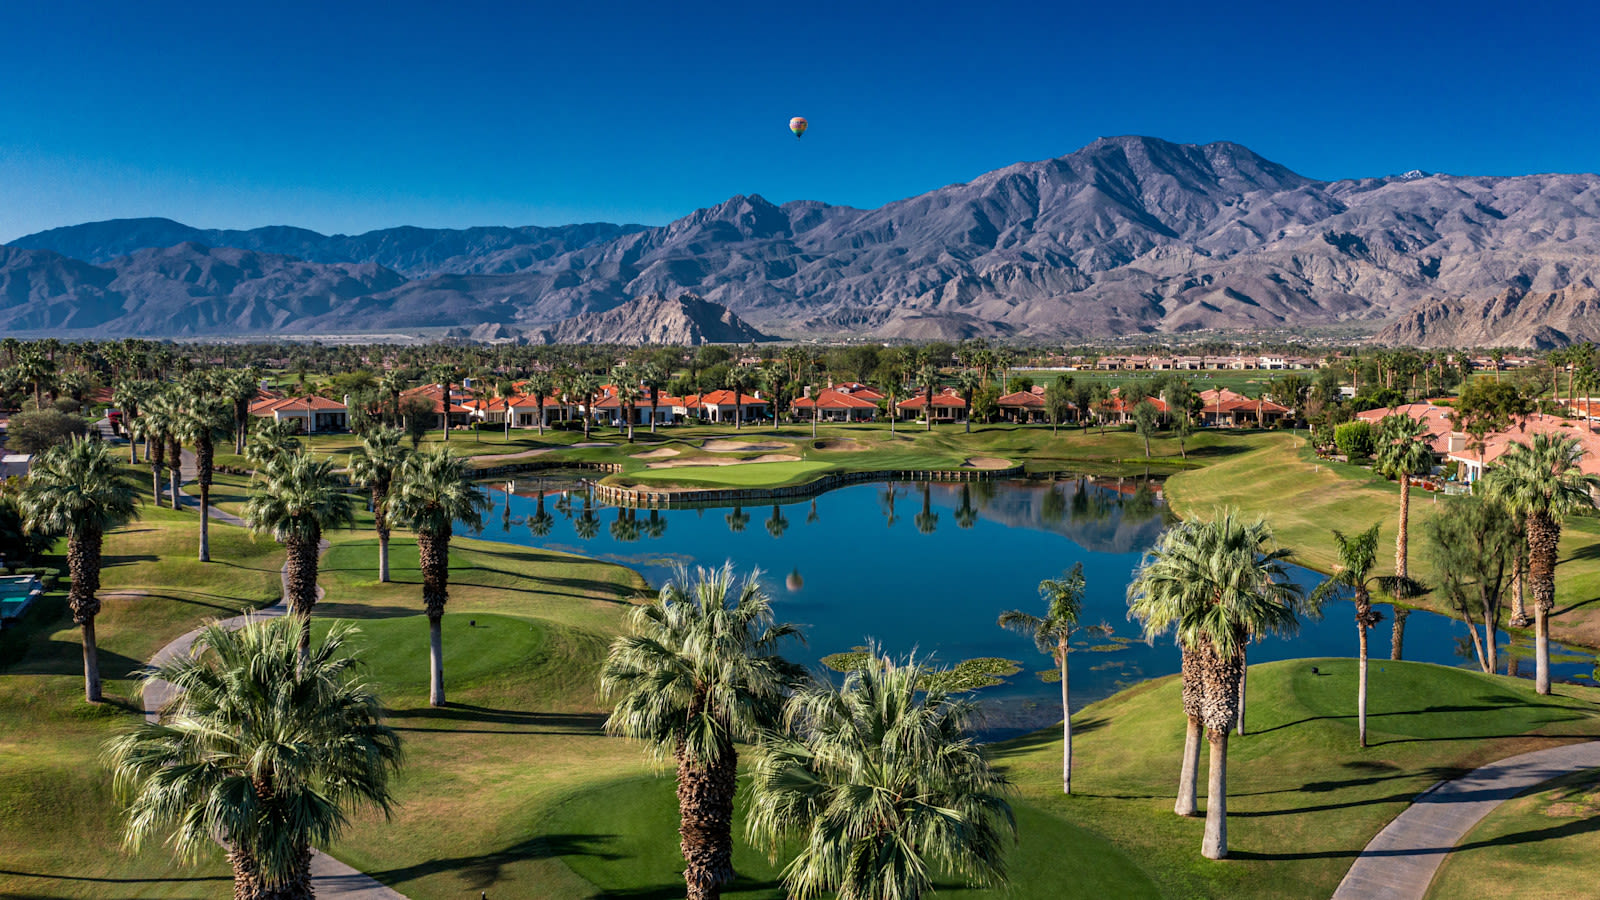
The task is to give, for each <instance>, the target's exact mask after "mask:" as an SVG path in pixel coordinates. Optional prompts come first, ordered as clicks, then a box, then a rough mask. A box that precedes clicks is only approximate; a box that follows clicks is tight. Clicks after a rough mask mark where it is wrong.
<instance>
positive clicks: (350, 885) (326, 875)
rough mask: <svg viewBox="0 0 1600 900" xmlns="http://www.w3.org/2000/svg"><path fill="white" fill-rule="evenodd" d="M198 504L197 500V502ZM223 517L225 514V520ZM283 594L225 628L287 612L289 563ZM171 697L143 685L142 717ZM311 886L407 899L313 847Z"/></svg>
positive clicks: (158, 685) (175, 650)
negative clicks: (272, 602)
mask: <svg viewBox="0 0 1600 900" xmlns="http://www.w3.org/2000/svg"><path fill="white" fill-rule="evenodd" d="M196 502H197V503H198V501H196ZM211 514H212V515H213V516H217V517H218V520H219V521H227V519H233V520H234V522H237V524H240V525H243V524H244V523H243V522H239V521H238V519H237V517H235V516H227V514H226V513H223V514H222V515H221V516H219V515H218V510H215V509H213V510H212V511H211ZM222 516H227V518H226V519H224V518H222ZM321 549H323V550H327V549H328V542H327V541H323V542H322V548H321ZM282 580H283V594H282V595H281V596H279V598H278V602H277V603H274V604H272V605H271V606H267V607H263V608H262V609H259V610H257V611H255V612H253V613H248V614H246V615H242V616H234V617H233V618H231V619H224V620H222V622H221V624H222V626H223V627H225V628H240V627H242V626H244V624H245V623H247V622H249V621H250V620H252V619H257V620H259V619H272V618H276V617H278V616H282V615H287V614H288V612H289V571H288V563H285V564H284V571H283V573H282ZM322 596H323V592H322V588H321V587H318V588H317V600H318V601H319V602H320V601H321V600H322ZM199 636H200V629H198V628H196V629H195V630H193V631H190V632H188V633H186V634H182V635H180V636H178V637H177V638H176V639H175V640H173V641H172V642H171V643H169V644H167V645H166V646H165V647H162V648H161V649H160V650H157V651H156V655H155V656H152V657H150V665H151V666H159V665H162V664H163V663H167V662H170V661H172V660H174V659H177V658H179V657H181V656H186V655H188V654H189V653H190V652H192V650H193V648H194V641H195V638H197V637H199ZM171 698H172V685H171V684H168V683H167V682H165V681H161V680H154V681H151V682H149V683H148V684H146V685H145V689H144V698H143V699H144V717H145V720H146V721H149V722H154V721H156V720H157V719H158V718H159V717H160V715H161V707H163V706H165V705H166V703H167V701H168V700H170V699H171ZM311 887H312V890H314V891H315V892H316V895H317V896H318V897H321V898H334V900H408V898H407V897H406V895H404V894H402V893H400V892H399V891H396V890H394V889H393V888H390V887H388V886H386V885H384V884H383V883H382V882H379V881H378V880H377V879H375V878H373V877H371V876H370V875H366V874H363V873H362V872H359V871H357V870H356V869H353V868H351V867H350V866H347V865H345V864H344V863H342V862H340V861H338V860H337V859H334V858H333V857H331V856H329V855H328V854H326V853H323V852H322V851H321V850H317V849H315V848H313V849H312V851H311Z"/></svg>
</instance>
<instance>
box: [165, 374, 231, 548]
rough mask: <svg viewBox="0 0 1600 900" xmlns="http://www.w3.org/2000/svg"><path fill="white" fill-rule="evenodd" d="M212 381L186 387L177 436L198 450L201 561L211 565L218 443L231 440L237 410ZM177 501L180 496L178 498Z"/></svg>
mask: <svg viewBox="0 0 1600 900" xmlns="http://www.w3.org/2000/svg"><path fill="white" fill-rule="evenodd" d="M217 390H218V387H217V386H216V385H214V384H212V383H211V382H210V380H209V379H194V380H191V381H190V382H189V383H187V384H185V385H184V386H183V388H182V393H181V395H180V397H179V401H178V421H177V433H178V434H179V435H181V437H182V439H183V440H184V442H186V443H187V444H189V445H190V446H191V447H193V448H194V460H195V481H196V482H197V483H198V484H199V485H200V561H201V562H210V561H211V482H212V477H213V476H214V475H215V460H216V453H217V443H216V442H217V441H218V440H227V439H228V430H229V424H230V423H231V422H232V421H233V410H232V409H231V408H230V406H229V405H228V403H227V401H226V400H224V399H223V398H222V397H220V396H218V395H217ZM174 499H176V495H174Z"/></svg>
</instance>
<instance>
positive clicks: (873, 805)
mask: <svg viewBox="0 0 1600 900" xmlns="http://www.w3.org/2000/svg"><path fill="white" fill-rule="evenodd" d="M870 656H871V658H870V660H869V661H868V662H867V663H866V664H865V665H864V666H862V667H861V668H859V669H857V670H855V671H853V672H850V673H849V674H848V675H846V676H845V679H844V684H843V686H842V687H837V688H836V687H834V686H833V685H832V684H827V683H818V684H812V685H807V686H805V687H802V688H801V689H799V690H798V691H796V692H795V694H794V696H793V697H792V698H791V699H790V700H789V702H788V703H787V705H786V706H785V709H784V724H785V726H786V729H785V731H786V733H785V734H784V735H783V736H781V737H776V738H773V739H771V740H769V741H768V742H767V744H766V745H765V747H764V748H763V752H762V754H761V757H760V759H759V761H758V762H757V763H756V766H755V771H754V773H753V778H752V783H751V802H750V813H749V820H748V823H747V831H748V833H749V836H750V838H751V839H752V840H753V841H757V842H760V843H765V844H767V845H768V846H769V847H770V848H771V849H772V851H773V855H774V856H776V851H777V850H778V848H779V847H780V846H783V845H785V844H787V845H788V846H792V847H797V848H798V851H797V855H796V856H795V858H794V859H793V860H792V861H790V863H789V864H788V865H787V866H785V867H784V869H783V874H782V880H783V886H784V888H785V890H786V891H787V892H788V895H789V896H791V897H794V898H797V900H809V898H814V897H836V898H838V900H889V898H895V900H918V898H921V897H923V896H925V895H928V894H931V893H933V891H934V880H935V878H937V877H939V876H947V877H948V876H954V877H955V878H959V879H960V880H962V881H963V882H966V883H967V884H969V885H972V886H977V887H998V886H1001V885H1003V884H1004V883H1005V880H1006V869H1005V850H1006V846H1007V844H1010V843H1013V842H1014V841H1015V839H1016V830H1017V827H1016V819H1015V817H1014V816H1013V814H1012V811H1011V805H1010V804H1009V803H1008V802H1007V801H1006V794H1007V793H1009V792H1010V791H1011V785H1010V783H1009V782H1008V781H1007V780H1006V779H1005V776H1003V775H1001V774H1000V773H999V772H997V771H995V770H994V768H993V767H992V766H991V765H990V764H989V760H988V759H987V758H986V756H985V755H984V753H983V750H982V747H981V746H980V745H979V744H978V743H977V742H976V741H974V740H973V738H972V734H971V730H970V729H971V726H972V725H973V722H974V720H975V718H976V717H977V713H978V710H977V704H976V703H975V702H974V701H972V700H970V699H966V698H956V697H952V696H951V695H950V694H948V693H946V692H945V691H944V690H943V689H942V688H939V687H932V686H928V685H927V680H928V679H927V676H928V675H929V674H931V673H932V670H930V669H928V668H927V667H926V666H923V665H921V664H919V663H918V662H917V661H916V660H915V659H912V660H910V661H908V662H907V663H905V664H903V665H901V664H896V663H895V662H893V661H891V660H889V659H887V658H884V657H882V656H880V655H879V654H878V653H877V651H876V648H874V650H873V652H872V653H871V654H870ZM924 688H926V689H924Z"/></svg>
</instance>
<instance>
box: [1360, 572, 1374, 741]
mask: <svg viewBox="0 0 1600 900" xmlns="http://www.w3.org/2000/svg"><path fill="white" fill-rule="evenodd" d="M1376 624H1378V617H1377V615H1376V614H1374V613H1373V611H1372V597H1371V595H1369V594H1368V593H1367V589H1366V588H1365V587H1362V588H1359V589H1358V590H1357V591H1356V638H1357V640H1358V641H1359V643H1360V645H1361V655H1360V661H1359V662H1358V663H1357V664H1356V735H1357V738H1358V739H1359V740H1360V742H1361V746H1363V747H1365V746H1366V745H1367V631H1368V630H1369V629H1371V628H1372V626H1373V625H1376Z"/></svg>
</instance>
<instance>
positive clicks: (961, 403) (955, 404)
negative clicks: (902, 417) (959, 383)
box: [895, 388, 967, 409]
mask: <svg viewBox="0 0 1600 900" xmlns="http://www.w3.org/2000/svg"><path fill="white" fill-rule="evenodd" d="M927 399H928V398H927V397H926V396H924V394H923V392H922V391H917V393H916V394H915V395H914V396H912V397H911V398H910V399H908V400H901V401H900V402H899V403H897V404H895V406H897V407H899V408H900V409H921V408H922V407H923V406H924V405H925V404H926V403H927ZM933 405H934V406H945V407H950V408H954V409H966V408H967V401H965V400H963V399H961V395H960V394H959V393H957V392H956V390H955V389H954V388H945V389H944V390H942V391H940V392H938V393H937V394H934V395H933Z"/></svg>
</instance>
